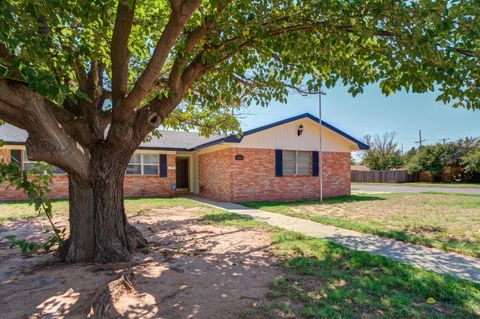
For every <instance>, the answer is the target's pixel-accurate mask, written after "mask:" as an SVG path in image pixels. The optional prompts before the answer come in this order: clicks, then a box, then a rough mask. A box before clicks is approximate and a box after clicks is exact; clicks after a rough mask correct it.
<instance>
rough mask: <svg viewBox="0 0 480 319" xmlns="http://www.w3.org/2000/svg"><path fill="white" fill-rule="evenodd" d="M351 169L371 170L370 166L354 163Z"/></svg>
mask: <svg viewBox="0 0 480 319" xmlns="http://www.w3.org/2000/svg"><path fill="white" fill-rule="evenodd" d="M350 169H351V170H352V171H361V172H368V171H370V168H368V167H367V166H365V165H352V166H351V167H350Z"/></svg>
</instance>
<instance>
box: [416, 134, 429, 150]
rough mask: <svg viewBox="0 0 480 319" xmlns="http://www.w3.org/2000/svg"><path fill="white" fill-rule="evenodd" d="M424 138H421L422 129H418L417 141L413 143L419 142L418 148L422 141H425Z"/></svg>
mask: <svg viewBox="0 0 480 319" xmlns="http://www.w3.org/2000/svg"><path fill="white" fill-rule="evenodd" d="M425 141H426V140H422V130H418V141H415V143H417V144H419V148H420V147H422V143H423V142H425Z"/></svg>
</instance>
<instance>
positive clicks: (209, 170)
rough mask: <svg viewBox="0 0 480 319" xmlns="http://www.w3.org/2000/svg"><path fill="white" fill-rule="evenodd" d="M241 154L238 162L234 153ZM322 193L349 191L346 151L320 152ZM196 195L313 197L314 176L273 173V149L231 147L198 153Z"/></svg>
mask: <svg viewBox="0 0 480 319" xmlns="http://www.w3.org/2000/svg"><path fill="white" fill-rule="evenodd" d="M237 154H240V155H243V157H244V159H243V160H241V161H239V160H238V161H237V160H235V155H237ZM323 172H324V177H323V178H324V195H325V196H338V195H345V194H350V153H338V152H324V153H323ZM199 178H200V190H201V191H200V194H201V195H203V196H206V197H210V198H214V199H217V200H224V201H233V202H241V201H258V200H289V199H300V198H317V197H318V196H319V190H320V183H319V179H318V177H316V176H311V173H310V174H309V175H304V176H282V177H276V176H275V150H273V149H251V148H231V149H225V150H221V151H216V152H212V153H207V154H203V155H200V156H199Z"/></svg>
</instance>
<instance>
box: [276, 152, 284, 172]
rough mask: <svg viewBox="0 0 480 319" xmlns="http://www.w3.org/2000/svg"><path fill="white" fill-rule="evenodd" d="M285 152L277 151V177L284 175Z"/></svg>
mask: <svg viewBox="0 0 480 319" xmlns="http://www.w3.org/2000/svg"><path fill="white" fill-rule="evenodd" d="M282 158H283V151H282V150H275V176H282V175H283V162H282Z"/></svg>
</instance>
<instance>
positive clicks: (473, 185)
mask: <svg viewBox="0 0 480 319" xmlns="http://www.w3.org/2000/svg"><path fill="white" fill-rule="evenodd" d="M356 184H361V185H365V184H367V185H391V186H430V187H459V188H480V183H441V182H439V183H425V182H413V183H355V182H354V183H352V188H355V185H356Z"/></svg>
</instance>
